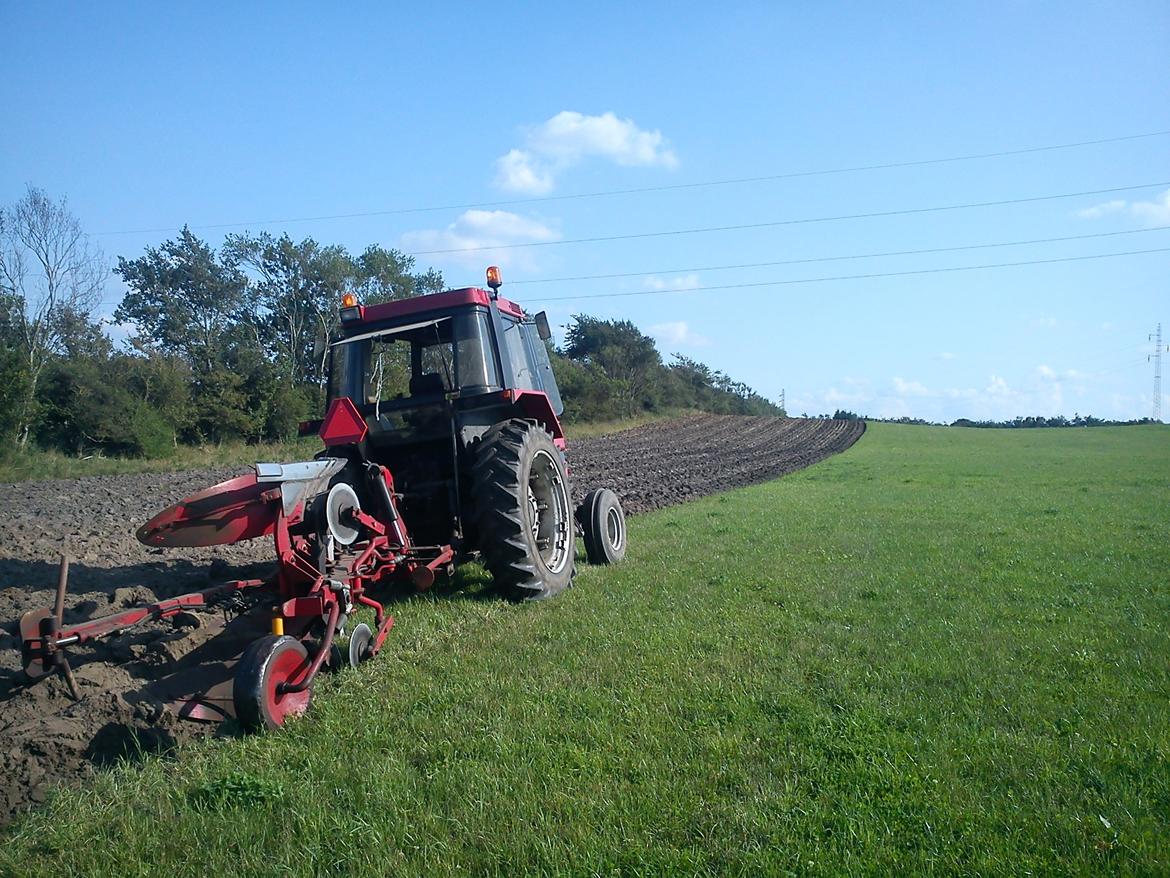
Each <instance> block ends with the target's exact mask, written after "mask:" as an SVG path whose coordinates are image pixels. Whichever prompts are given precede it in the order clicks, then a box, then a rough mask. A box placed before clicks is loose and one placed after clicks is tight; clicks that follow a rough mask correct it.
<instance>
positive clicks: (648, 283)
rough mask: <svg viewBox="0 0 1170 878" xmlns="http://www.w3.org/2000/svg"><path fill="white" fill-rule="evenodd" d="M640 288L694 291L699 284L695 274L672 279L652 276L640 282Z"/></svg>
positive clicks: (681, 275)
mask: <svg viewBox="0 0 1170 878" xmlns="http://www.w3.org/2000/svg"><path fill="white" fill-rule="evenodd" d="M642 286H643V287H645V288H646V289H648V290H696V289H698V288H699V287H700V286H701V284H700V283H699V276H698V275H697V274H680V275H678V276H677V277H672V278H665V277H659V276H658V275H656V274H652V275H650V277H648V278H646V279H645V280H644V281H642Z"/></svg>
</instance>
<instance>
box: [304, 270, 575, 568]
mask: <svg viewBox="0 0 1170 878" xmlns="http://www.w3.org/2000/svg"><path fill="white" fill-rule="evenodd" d="M488 285H489V287H490V289H488V290H484V289H480V288H478V287H466V288H462V289H456V290H448V291H446V292H442V293H435V294H433V295H428V296H417V297H414V298H410V299H403V300H399V301H394V302H386V303H382V304H377V305H362V304H359V303H358V302H357V301H356V299H355V298H354V297H353V296H351V295H347V296H346V298H345V299H344V300H343V302H342V308H341V312H340V313H341V331H340V333H339V334H338V337H336V338H335V339H334V340H333V342H332V343H331V345H330V357H329V363H330V368H329V392H328V397H329V401H328V407H327V410H326V418H325V422H324V424H322V422H312V423H310V424H306V425H304V426H305V428H306V429H305V430H304V432H306V433H307V432H311V431H313V430H315V429H317V428H318V427H321V429H322V437H323V438H325V436H326V432H327V429H326V428H327V425H328V422H329V413H330V412H333V411H334V410H335V408H336V407H337V406H339V405H344V407H345V408H346V410H347V411H349V412H352V413H354V414H355V415H356V416H357V417H359V418H360V419H361V421H362V422H364V427H365V429H364V431H363V438H362V440H361V442H360V443H359V444H360V446H361V447H360V449H356V453H357V454H358V455H359V456H360V457H361V458H362V459H364V460H368V461H370V462H372V463H374V464H377V465H379V466H385V467H387V468H388V469H389V471H390V472H392V473H393V474H394V481H395V484H396V486H397V489H398V491H399V492H400V494H401V495H402V503H403V512H404V514H405V515H406V516H407V517H408V519H409V520H410V521H411V526H412V531H413V532H414V533H415V535H416V537H417V538H418V539H419V540H422V541H424V542H426V543H434V544H441V543H449V542H454V544H455V545H457V546H458V545H463V543H464V538H465V537H467V536H468V535H469V534H470V530H469V528H468V526H467V523H468V521H469V520H470V518H471V517H472V516H471V510H472V508H473V506H474V503H473V502H472V500H471V498H470V496H469V493H468V492H469V487H470V485H471V484H472V482H473V480H474V477H473V473H472V469H473V468H474V465H475V461H476V459H477V454H478V448H479V446H480V445H481V443H482V441H483V440H484V437H485V435H486V434H488V433H489V431H490V430H491V429H492V428H493V427H494V426H496V425H499V424H506V423H509V422H511V421H513V420H517V421H524V422H527V423H532V424H533V425H534V427H536V428H537V429H539V430H541V431H543V432H545V433H547V434H548V435H549V437H550V441H551V442H552V443H553V444H554V447H555V448H556V449H557V450H558V451H560V452H561V453H562V454H561V455H559V456H561V457H563V451H564V448H565V439H564V433H563V431H562V429H561V423H560V415H561V413H562V412H563V410H564V406H563V404H562V402H561V397H560V393H559V392H558V390H557V384H556V379H555V378H554V377H553V371H552V364H551V362H550V361H549V354H548V349H547V347H546V346H545V341H546V340H547V339H548V338H549V335H550V333H549V330H548V321H547V319H546V318H545V316H544V314H543V313H541V314H538V315H536V316H534V317H530V316H529V315H527V314H525V312H524V310H523V309H522V308H521V307H520V306H519V305H517V304H516V303H514V302H511V301H509V300H508V299H505V298H503V297H502V296H500V295H499V285H500V280H499V271H498V269H494V268H493V269H490V270H489V274H488ZM343 401H344V402H343ZM350 404H352V407H351V405H350ZM326 445H327V446H331V445H332V443H330V441H329V440H328V439H327V440H326ZM327 450H328V453H329V454H340V453H343V452H341V451H339V450H338V449H337V448H334V447H329V448H327ZM345 453H347V454H348V453H349V452H345ZM562 465H563V461H562ZM472 529H473V528H472Z"/></svg>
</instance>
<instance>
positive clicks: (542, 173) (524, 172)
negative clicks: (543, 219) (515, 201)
mask: <svg viewBox="0 0 1170 878" xmlns="http://www.w3.org/2000/svg"><path fill="white" fill-rule="evenodd" d="M496 185H497V186H499V187H500V188H501V189H507V190H508V191H509V192H527V193H528V194H530V195H547V194H548V193H549V192H551V191H552V188H553V177H552V174H551V173H550V172H549V171H547V170H541V169H540V168H538V167H536V166H535V163H534V161H533V158H532V153H530V152H526V151H524V150H522V149H510V150H508V152H507V153H506V154H504V155H502V156H500V157H499V158H498V159H496Z"/></svg>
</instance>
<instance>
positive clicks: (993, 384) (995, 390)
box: [987, 375, 1012, 396]
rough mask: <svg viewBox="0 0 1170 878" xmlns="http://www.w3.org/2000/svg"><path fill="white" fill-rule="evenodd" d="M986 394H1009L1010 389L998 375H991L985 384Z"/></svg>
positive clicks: (1010, 393)
mask: <svg viewBox="0 0 1170 878" xmlns="http://www.w3.org/2000/svg"><path fill="white" fill-rule="evenodd" d="M987 394H988V395H989V396H1011V395H1012V389H1011V388H1010V387H1008V383H1007V382H1006V381H1005V380H1004V379H1003V378H1001V377H1000V376H998V375H992V376H991V381H990V382H988V384H987Z"/></svg>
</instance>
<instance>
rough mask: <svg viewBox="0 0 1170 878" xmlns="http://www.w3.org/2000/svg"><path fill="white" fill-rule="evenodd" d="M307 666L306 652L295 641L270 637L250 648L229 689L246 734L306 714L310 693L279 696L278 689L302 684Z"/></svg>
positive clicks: (292, 638) (277, 726)
mask: <svg viewBox="0 0 1170 878" xmlns="http://www.w3.org/2000/svg"><path fill="white" fill-rule="evenodd" d="M309 664H310V662H309V651H308V650H307V649H305V645H304V644H303V643H301V642H300V641H299V640H297V639H296V638H295V637H287V636H278V635H275V634H269V635H267V636H265V637H261V638H260V639H259V640H257V641H255V642H254V643H253V644H252V645H251V646H249V647H248V649H247V651H246V652H245V653H244V656H243V658H241V659H240V663H239V665H237V666H236V676H235V681H234V683H233V685H232V701H233V702H234V704H235V707H236V719H238V720H239V721H240V724H241V725H243V727H244V728H245V729H247V730H248V731H249V732H259V731H263V730H265V729H278V728H280V727H281V726H282V725H284V721H285V719H286V718H288V717H290V716H300V715H301V714H302V713H304V712H305V711H306V710H308V708H309V700H310V698H311V697H312V694H313V693H312V690H310V689H306V690H304V691H303V692H281V691H280V689H279V687H280V684H281V683H298V682H300V681H301V680H303V679H304V678H305V673H306V672H307V671H308V670H309Z"/></svg>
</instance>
